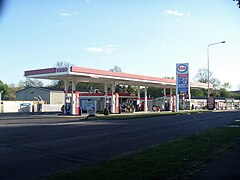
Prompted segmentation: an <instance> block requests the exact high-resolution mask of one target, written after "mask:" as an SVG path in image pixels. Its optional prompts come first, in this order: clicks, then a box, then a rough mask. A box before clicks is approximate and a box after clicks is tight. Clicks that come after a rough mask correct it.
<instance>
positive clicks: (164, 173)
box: [50, 127, 240, 179]
mask: <svg viewBox="0 0 240 180" xmlns="http://www.w3.org/2000/svg"><path fill="white" fill-rule="evenodd" d="M239 140H240V128H229V127H222V128H217V129H212V130H209V131H207V132H204V133H200V134H195V135H192V136H190V137H188V138H184V139H179V140H176V141H171V142H167V143H164V144H160V145H156V146H153V147H150V148H147V149H144V150H141V151H139V152H137V153H134V154H130V155H126V156H123V157H120V158H117V159H114V160H109V161H104V162H99V163H96V164H95V165H92V166H88V167H82V168H79V169H77V170H74V171H73V172H71V173H62V174H58V175H56V176H52V177H50V179H165V178H171V177H172V178H173V179H175V178H178V179H179V177H184V176H185V175H188V176H189V175H191V174H193V173H194V172H197V171H198V170H199V169H201V167H202V165H203V164H205V163H206V162H209V161H211V160H212V159H215V158H217V157H219V156H221V155H222V154H223V153H226V151H228V150H229V149H231V148H230V147H232V146H233V144H236V143H237V142H239Z"/></svg>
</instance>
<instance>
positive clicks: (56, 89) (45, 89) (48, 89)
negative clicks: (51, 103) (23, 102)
mask: <svg viewBox="0 0 240 180" xmlns="http://www.w3.org/2000/svg"><path fill="white" fill-rule="evenodd" d="M32 88H34V89H38V90H42V91H48V92H49V91H64V89H59V88H51V87H26V88H24V89H21V90H18V91H17V92H21V91H25V90H27V89H32Z"/></svg>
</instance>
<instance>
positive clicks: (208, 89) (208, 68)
mask: <svg viewBox="0 0 240 180" xmlns="http://www.w3.org/2000/svg"><path fill="white" fill-rule="evenodd" d="M221 43H225V41H221V42H216V43H211V44H209V45H208V46H207V63H208V64H207V65H208V97H210V89H209V47H210V46H213V45H216V44H221Z"/></svg>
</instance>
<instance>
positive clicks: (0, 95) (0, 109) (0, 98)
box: [0, 91, 3, 113]
mask: <svg viewBox="0 0 240 180" xmlns="http://www.w3.org/2000/svg"><path fill="white" fill-rule="evenodd" d="M2 93H3V91H0V113H1V112H2Z"/></svg>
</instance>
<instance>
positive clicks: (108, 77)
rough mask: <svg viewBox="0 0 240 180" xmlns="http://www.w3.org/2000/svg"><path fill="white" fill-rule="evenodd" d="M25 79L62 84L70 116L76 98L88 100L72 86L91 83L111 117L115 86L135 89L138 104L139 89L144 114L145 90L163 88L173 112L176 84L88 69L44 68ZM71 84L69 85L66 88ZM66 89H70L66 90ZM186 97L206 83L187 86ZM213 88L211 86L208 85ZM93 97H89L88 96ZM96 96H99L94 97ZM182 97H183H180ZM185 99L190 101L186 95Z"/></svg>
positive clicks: (116, 105) (27, 73)
mask: <svg viewBox="0 0 240 180" xmlns="http://www.w3.org/2000/svg"><path fill="white" fill-rule="evenodd" d="M24 76H25V77H26V78H37V79H47V80H63V81H64V92H65V105H66V103H69V106H70V112H69V114H71V115H79V113H80V112H79V107H80V101H79V97H80V96H88V95H86V93H85V94H83V93H81V92H78V91H76V84H77V83H78V82H93V83H100V84H104V93H102V98H103V100H104V107H106V104H107V101H108V100H109V101H110V104H111V106H110V107H111V108H110V112H111V113H119V112H118V109H119V95H118V93H115V85H116V84H121V85H132V86H136V87H137V88H138V93H137V99H138V100H140V98H141V97H140V88H144V98H143V100H144V111H148V103H147V101H148V93H147V88H148V87H156V88H163V90H164V97H167V96H170V98H171V100H170V101H171V103H170V105H171V107H172V110H176V95H173V89H176V80H175V79H167V78H159V77H152V76H145V75H138V74H130V73H122V72H113V71H107V70H99V69H92V68H84V67H77V66H70V67H61V68H56V67H53V68H44V69H34V70H27V71H25V72H24ZM69 82H71V84H69ZM69 85H70V86H71V87H72V88H70V89H68V87H69ZM109 86H110V87H111V92H108V87H109ZM188 88H189V91H188V92H189V93H190V88H204V89H207V88H208V85H207V84H206V83H200V82H189V87H188ZM210 88H213V85H212V84H211V85H210ZM166 89H169V92H170V94H168V95H167V94H166ZM89 95H90V94H89ZM92 95H93V94H92ZM94 95H95V96H98V95H99V94H94ZM183 97H184V96H183ZM187 97H189V98H191V95H190V94H187Z"/></svg>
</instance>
